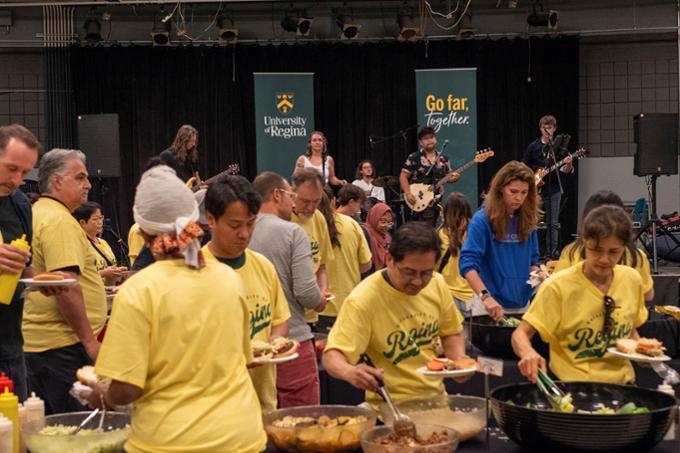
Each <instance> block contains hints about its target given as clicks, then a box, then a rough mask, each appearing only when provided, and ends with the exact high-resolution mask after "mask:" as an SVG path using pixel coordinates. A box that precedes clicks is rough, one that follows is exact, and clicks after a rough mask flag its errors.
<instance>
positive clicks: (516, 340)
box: [512, 321, 547, 382]
mask: <svg viewBox="0 0 680 453" xmlns="http://www.w3.org/2000/svg"><path fill="white" fill-rule="evenodd" d="M535 334H536V329H534V328H533V327H532V326H531V324H529V323H528V322H526V321H522V322H521V323H520V325H519V326H518V327H517V328H516V329H515V331H514V332H513V334H512V349H513V351H515V354H517V357H519V359H520V360H519V363H518V364H517V366H518V367H519V372H520V373H522V376H524V377H525V378H527V379H529V380H530V381H531V382H536V381H537V380H538V369H539V368H541V369H542V370H543V371H547V370H546V365H545V359H544V358H543V357H541V355H540V354H539V353H538V352H536V350H535V349H534V348H533V347H532V346H531V338H532V337H533V336H534V335H535Z"/></svg>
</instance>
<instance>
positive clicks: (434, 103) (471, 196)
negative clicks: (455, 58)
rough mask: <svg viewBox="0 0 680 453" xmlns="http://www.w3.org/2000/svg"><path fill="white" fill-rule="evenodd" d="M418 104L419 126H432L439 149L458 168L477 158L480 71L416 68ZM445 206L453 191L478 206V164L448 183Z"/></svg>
mask: <svg viewBox="0 0 680 453" xmlns="http://www.w3.org/2000/svg"><path fill="white" fill-rule="evenodd" d="M416 105H417V115H418V124H420V127H425V126H430V127H431V128H433V129H434V130H435V132H436V133H437V149H438V150H440V151H441V149H442V146H444V142H445V140H448V141H449V144H448V146H447V147H446V149H445V150H444V154H446V155H447V156H448V157H449V159H450V160H451V168H452V169H454V170H455V169H456V168H458V167H461V166H462V165H464V164H465V163H467V162H469V161H471V160H472V159H474V158H475V152H476V151H477V69H476V68H460V69H459V68H452V69H417V70H416ZM444 187H445V194H444V197H443V198H442V204H443V203H445V201H446V196H447V195H448V194H449V193H451V192H462V193H464V194H465V196H466V197H467V199H468V200H469V201H470V204H471V205H472V206H473V207H475V206H477V165H473V166H472V167H470V168H468V169H467V170H465V172H464V173H463V174H462V175H461V178H460V179H459V180H458V181H457V182H455V183H453V184H446V185H445V186H444Z"/></svg>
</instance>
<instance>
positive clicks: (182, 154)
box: [172, 124, 198, 162]
mask: <svg viewBox="0 0 680 453" xmlns="http://www.w3.org/2000/svg"><path fill="white" fill-rule="evenodd" d="M194 137H196V141H197V142H198V131H197V130H196V128H195V127H194V126H191V125H189V124H185V125H183V126H182V127H180V128H179V129H178V130H177V135H175V140H174V141H173V142H172V151H173V153H174V154H175V157H176V158H177V159H178V160H179V161H180V162H184V161H186V160H187V159H188V160H189V161H190V162H196V161H197V160H198V143H197V144H196V146H194V147H193V148H192V149H187V143H189V140H191V139H192V138H194Z"/></svg>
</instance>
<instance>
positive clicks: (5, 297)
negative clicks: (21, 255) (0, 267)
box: [0, 234, 31, 305]
mask: <svg viewBox="0 0 680 453" xmlns="http://www.w3.org/2000/svg"><path fill="white" fill-rule="evenodd" d="M9 245H11V246H12V247H16V248H18V249H22V250H26V251H27V252H28V251H29V250H31V245H30V244H29V243H28V241H27V240H26V235H25V234H22V235H21V238H19V239H15V240H13V241H12V242H10V243H9ZM20 278H21V272H19V273H17V274H14V275H12V274H0V304H5V305H9V304H10V303H11V302H12V296H14V291H16V289H17V284H18V283H19V279H20Z"/></svg>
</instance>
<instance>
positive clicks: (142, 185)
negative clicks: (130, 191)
mask: <svg viewBox="0 0 680 453" xmlns="http://www.w3.org/2000/svg"><path fill="white" fill-rule="evenodd" d="M132 212H133V214H134V218H135V222H137V224H138V225H139V228H141V229H142V230H143V231H144V232H145V233H147V234H150V235H160V234H171V235H179V234H180V233H181V232H182V231H183V230H184V228H186V226H187V225H188V224H189V223H191V222H196V221H197V220H198V216H199V213H198V205H197V204H196V201H195V200H194V194H193V193H192V192H191V190H190V189H189V188H187V187H186V185H184V183H183V182H182V181H181V180H180V179H179V178H178V177H177V175H176V174H175V171H174V170H173V169H172V168H170V167H167V166H165V165H159V166H156V167H153V168H151V169H149V170H148V171H146V172H145V173H144V174H143V175H142V179H141V180H140V181H139V184H138V185H137V192H136V193H135V204H134V206H133V208H132ZM200 247H201V245H200V243H199V241H198V239H193V240H192V241H191V243H189V244H188V245H187V246H186V248H185V249H184V252H183V253H184V258H185V261H186V263H187V265H189V266H191V267H196V268H198V267H199V266H198V263H199V259H198V252H199V251H200Z"/></svg>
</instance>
